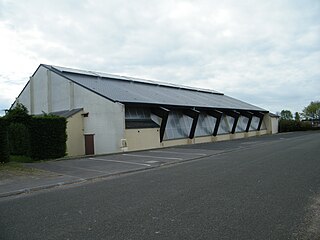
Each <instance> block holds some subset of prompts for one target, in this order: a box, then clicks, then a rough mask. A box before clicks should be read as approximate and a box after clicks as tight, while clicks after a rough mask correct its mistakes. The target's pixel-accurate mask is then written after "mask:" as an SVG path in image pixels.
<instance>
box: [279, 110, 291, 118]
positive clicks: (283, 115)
mask: <svg viewBox="0 0 320 240" xmlns="http://www.w3.org/2000/svg"><path fill="white" fill-rule="evenodd" d="M280 119H283V120H292V119H293V116H292V113H291V111H290V110H282V111H281V112H280Z"/></svg>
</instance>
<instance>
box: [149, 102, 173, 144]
mask: <svg viewBox="0 0 320 240" xmlns="http://www.w3.org/2000/svg"><path fill="white" fill-rule="evenodd" d="M151 112H152V113H153V114H155V115H157V116H158V117H160V118H161V119H162V120H161V125H160V142H162V141H163V137H164V132H165V130H166V126H167V121H168V117H169V112H170V110H168V109H166V108H164V107H159V108H152V109H151Z"/></svg>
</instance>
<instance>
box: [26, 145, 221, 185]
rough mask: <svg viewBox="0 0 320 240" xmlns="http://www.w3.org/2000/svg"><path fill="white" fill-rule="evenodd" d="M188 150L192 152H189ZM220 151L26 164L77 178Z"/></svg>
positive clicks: (129, 154)
mask: <svg viewBox="0 0 320 240" xmlns="http://www.w3.org/2000/svg"><path fill="white" fill-rule="evenodd" d="M190 150H191V151H190ZM221 152H223V151H222V150H205V149H185V148H166V149H155V150H149V151H140V152H124V153H122V154H113V155H103V156H93V157H88V158H80V159H72V160H58V161H49V162H42V163H29V164H26V166H30V167H32V168H38V169H42V170H46V171H50V172H55V173H58V174H62V175H65V176H69V177H72V178H73V179H78V180H90V179H93V178H98V177H105V176H110V175H116V174H120V173H128V172H134V171H137V170H141V169H148V168H154V167H159V166H161V165H167V164H172V163H176V162H181V161H188V160H193V159H198V158H203V157H206V156H209V155H213V154H218V153H221Z"/></svg>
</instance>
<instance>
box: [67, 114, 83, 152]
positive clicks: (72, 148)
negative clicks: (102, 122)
mask: <svg viewBox="0 0 320 240" xmlns="http://www.w3.org/2000/svg"><path fill="white" fill-rule="evenodd" d="M82 113H83V111H80V112H78V113H76V114H74V115H73V116H71V117H69V118H68V119H67V137H68V138H67V155H68V156H69V157H71V156H81V155H84V154H85V151H84V135H83V116H82V115H81V114H82Z"/></svg>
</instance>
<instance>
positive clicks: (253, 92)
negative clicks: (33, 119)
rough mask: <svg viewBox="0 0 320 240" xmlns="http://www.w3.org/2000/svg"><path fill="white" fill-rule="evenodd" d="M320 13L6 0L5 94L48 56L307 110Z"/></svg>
mask: <svg viewBox="0 0 320 240" xmlns="http://www.w3.org/2000/svg"><path fill="white" fill-rule="evenodd" d="M319 15H320V4H319V2H318V1H316V0H307V1H298V0H297V1H289V0H288V1H276V0H274V1H245V0H244V1H231V0H229V1H209V0H207V1H206V0H200V1H197V2H194V1H169V0H168V1H147V0H145V1H143V0H138V1H125V0H121V1H102V0H100V1H99V0H96V1H75V0H73V1H70V0H69V1H62V0H59V1H43V0H41V1H40V0H33V1H3V0H2V1H1V0H0V35H1V36H5V37H1V38H0V51H1V56H0V75H1V76H0V87H1V89H4V90H5V91H1V92H2V93H1V98H0V102H1V104H2V105H7V104H8V103H9V102H10V101H13V100H14V98H15V97H16V96H17V95H18V93H19V92H20V90H21V89H22V87H23V85H24V84H25V83H26V82H27V80H28V76H30V75H31V74H32V72H33V71H34V70H35V69H36V67H37V65H39V64H40V63H48V64H55V65H62V66H69V67H76V68H84V69H90V70H99V71H104V72H109V73H120V74H127V75H130V76H136V77H145V78H151V79H157V80H162V81H169V82H173V83H178V84H188V85H191V86H197V87H204V88H213V89H215V90H217V91H222V92H225V93H226V94H228V95H230V96H233V97H236V98H237V97H238V98H240V99H242V100H245V101H249V102H250V103H252V104H256V105H259V106H261V107H264V108H266V109H268V110H271V111H280V110H281V109H284V108H289V109H291V110H292V111H301V110H302V108H303V107H304V106H305V105H307V104H308V103H309V102H310V101H311V100H316V99H319V98H320V96H319V91H318V90H317V89H318V88H319V87H318V86H319V81H320V80H319V78H320V72H319V69H320V46H319V42H320V20H319V19H320V16H319Z"/></svg>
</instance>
